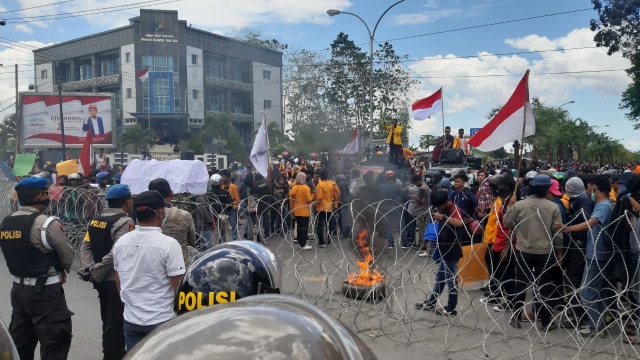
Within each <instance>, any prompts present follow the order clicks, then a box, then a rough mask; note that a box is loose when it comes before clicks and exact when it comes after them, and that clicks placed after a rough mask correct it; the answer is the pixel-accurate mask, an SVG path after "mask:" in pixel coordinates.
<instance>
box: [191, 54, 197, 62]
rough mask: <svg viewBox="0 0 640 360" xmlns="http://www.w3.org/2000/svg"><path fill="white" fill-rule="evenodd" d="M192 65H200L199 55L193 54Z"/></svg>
mask: <svg viewBox="0 0 640 360" xmlns="http://www.w3.org/2000/svg"><path fill="white" fill-rule="evenodd" d="M191 65H198V55H196V54H191Z"/></svg>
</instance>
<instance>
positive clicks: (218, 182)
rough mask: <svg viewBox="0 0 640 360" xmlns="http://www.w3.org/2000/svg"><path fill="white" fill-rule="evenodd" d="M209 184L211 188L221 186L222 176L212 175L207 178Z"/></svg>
mask: <svg viewBox="0 0 640 360" xmlns="http://www.w3.org/2000/svg"><path fill="white" fill-rule="evenodd" d="M209 184H211V186H219V185H222V176H221V175H220V174H213V175H211V177H210V178H209Z"/></svg>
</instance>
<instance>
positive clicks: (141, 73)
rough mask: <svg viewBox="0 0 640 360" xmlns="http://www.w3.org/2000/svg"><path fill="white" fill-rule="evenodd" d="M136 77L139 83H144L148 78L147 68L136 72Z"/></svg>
mask: <svg viewBox="0 0 640 360" xmlns="http://www.w3.org/2000/svg"><path fill="white" fill-rule="evenodd" d="M136 77H137V78H138V79H140V81H142V82H144V81H145V80H147V78H148V77H149V67H148V66H147V67H145V68H144V69H142V70H140V71H138V73H137V74H136Z"/></svg>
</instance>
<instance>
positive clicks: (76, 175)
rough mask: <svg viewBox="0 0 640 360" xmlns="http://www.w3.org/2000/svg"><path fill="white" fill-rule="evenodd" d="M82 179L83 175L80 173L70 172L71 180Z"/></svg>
mask: <svg viewBox="0 0 640 360" xmlns="http://www.w3.org/2000/svg"><path fill="white" fill-rule="evenodd" d="M80 179H82V176H80V174H78V173H72V174H69V180H80Z"/></svg>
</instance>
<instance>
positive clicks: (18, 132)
mask: <svg viewBox="0 0 640 360" xmlns="http://www.w3.org/2000/svg"><path fill="white" fill-rule="evenodd" d="M15 65H16V67H15V69H16V112H15V114H14V115H13V120H14V123H15V124H16V153H15V156H18V153H19V152H20V131H21V129H20V116H19V115H18V109H19V108H20V106H19V104H18V99H19V94H18V64H15ZM14 159H15V157H14Z"/></svg>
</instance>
